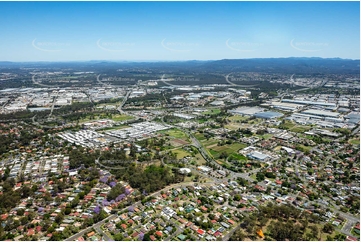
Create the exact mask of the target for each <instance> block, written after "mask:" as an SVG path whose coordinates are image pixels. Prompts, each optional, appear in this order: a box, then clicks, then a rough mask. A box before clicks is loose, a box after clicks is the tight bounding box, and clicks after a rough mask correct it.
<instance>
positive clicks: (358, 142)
mask: <svg viewBox="0 0 361 242" xmlns="http://www.w3.org/2000/svg"><path fill="white" fill-rule="evenodd" d="M348 142H349V143H350V144H352V145H360V139H350V140H349V141H348Z"/></svg>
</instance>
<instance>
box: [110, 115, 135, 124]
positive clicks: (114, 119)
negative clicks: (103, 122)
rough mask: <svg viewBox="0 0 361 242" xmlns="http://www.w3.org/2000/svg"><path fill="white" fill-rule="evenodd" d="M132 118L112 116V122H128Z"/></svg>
mask: <svg viewBox="0 0 361 242" xmlns="http://www.w3.org/2000/svg"><path fill="white" fill-rule="evenodd" d="M132 118H133V117H132V116H129V115H121V114H116V115H113V116H112V120H113V121H115V122H120V121H125V120H129V119H132Z"/></svg>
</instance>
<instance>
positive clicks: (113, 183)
mask: <svg viewBox="0 0 361 242" xmlns="http://www.w3.org/2000/svg"><path fill="white" fill-rule="evenodd" d="M115 185H117V183H116V182H115V181H112V182H111V183H109V186H110V187H115Z"/></svg>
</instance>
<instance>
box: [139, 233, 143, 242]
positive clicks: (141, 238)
mask: <svg viewBox="0 0 361 242" xmlns="http://www.w3.org/2000/svg"><path fill="white" fill-rule="evenodd" d="M143 238H144V233H143V232H140V233H139V235H138V240H139V241H143Z"/></svg>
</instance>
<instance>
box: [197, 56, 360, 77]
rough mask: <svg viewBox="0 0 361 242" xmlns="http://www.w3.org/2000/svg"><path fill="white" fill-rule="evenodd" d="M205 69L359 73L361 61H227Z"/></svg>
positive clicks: (271, 59) (218, 62) (317, 59)
mask: <svg viewBox="0 0 361 242" xmlns="http://www.w3.org/2000/svg"><path fill="white" fill-rule="evenodd" d="M203 68H209V69H212V70H214V71H230V72H233V71H237V72H243V71H244V72H285V73H296V74H306V73H308V74H312V73H320V74H327V73H330V74H331V73H350V74H351V73H359V72H360V61H359V60H349V59H340V58H330V59H323V58H265V59H233V60H232V59H225V60H218V61H213V62H208V63H205V64H204V65H203Z"/></svg>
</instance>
